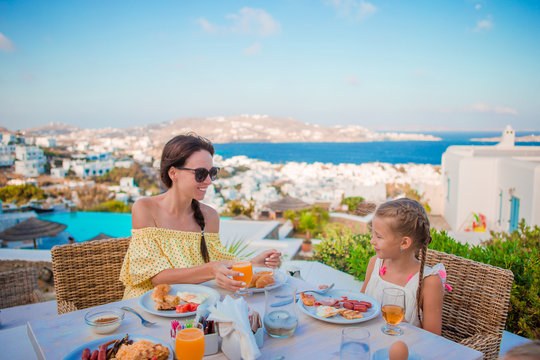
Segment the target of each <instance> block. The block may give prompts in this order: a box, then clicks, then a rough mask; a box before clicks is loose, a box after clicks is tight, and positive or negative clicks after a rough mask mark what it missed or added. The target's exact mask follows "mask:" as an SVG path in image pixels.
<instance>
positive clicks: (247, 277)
mask: <svg viewBox="0 0 540 360" xmlns="http://www.w3.org/2000/svg"><path fill="white" fill-rule="evenodd" d="M232 270H233V271H238V272H241V273H243V274H244V276H233V279H234V280H237V281H243V282H245V283H246V286H247V285H249V282H250V281H251V277H252V276H253V268H252V266H251V263H250V262H248V261H244V262H238V263H236V264H234V265H233V267H232Z"/></svg>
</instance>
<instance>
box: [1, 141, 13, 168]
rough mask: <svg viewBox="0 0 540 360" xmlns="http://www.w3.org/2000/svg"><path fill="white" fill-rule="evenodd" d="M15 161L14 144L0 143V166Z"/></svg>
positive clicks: (8, 164) (11, 163)
mask: <svg viewBox="0 0 540 360" xmlns="http://www.w3.org/2000/svg"><path fill="white" fill-rule="evenodd" d="M14 163H15V145H13V144H11V145H0V166H11V165H13V164H14Z"/></svg>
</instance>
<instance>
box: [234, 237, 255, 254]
mask: <svg viewBox="0 0 540 360" xmlns="http://www.w3.org/2000/svg"><path fill="white" fill-rule="evenodd" d="M247 248H248V244H247V242H246V240H245V239H243V238H235V239H233V240H232V241H231V242H230V243H229V244H228V245H227V251H228V252H230V253H231V254H233V255H234V256H235V257H236V258H239V259H247V258H250V257H252V256H253V254H255V251H247Z"/></svg>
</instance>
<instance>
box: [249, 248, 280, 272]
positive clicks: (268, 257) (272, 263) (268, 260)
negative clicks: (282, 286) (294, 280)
mask: <svg viewBox="0 0 540 360" xmlns="http://www.w3.org/2000/svg"><path fill="white" fill-rule="evenodd" d="M280 256H281V253H280V252H278V251H277V250H275V249H271V250H266V251H263V252H262V253H260V254H259V255H257V256H255V257H254V258H252V259H251V264H253V266H259V267H270V268H277V267H279V266H280V265H281V258H280Z"/></svg>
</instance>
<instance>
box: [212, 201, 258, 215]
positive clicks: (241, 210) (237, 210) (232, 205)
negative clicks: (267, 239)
mask: <svg viewBox="0 0 540 360" xmlns="http://www.w3.org/2000/svg"><path fill="white" fill-rule="evenodd" d="M253 211H255V202H254V201H249V202H248V205H247V206H246V205H244V204H242V203H241V202H240V201H238V200H231V201H229V202H228V203H227V207H226V208H225V210H224V211H223V212H222V213H221V214H220V215H221V216H239V215H246V216H249V217H251V214H252V213H253Z"/></svg>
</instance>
